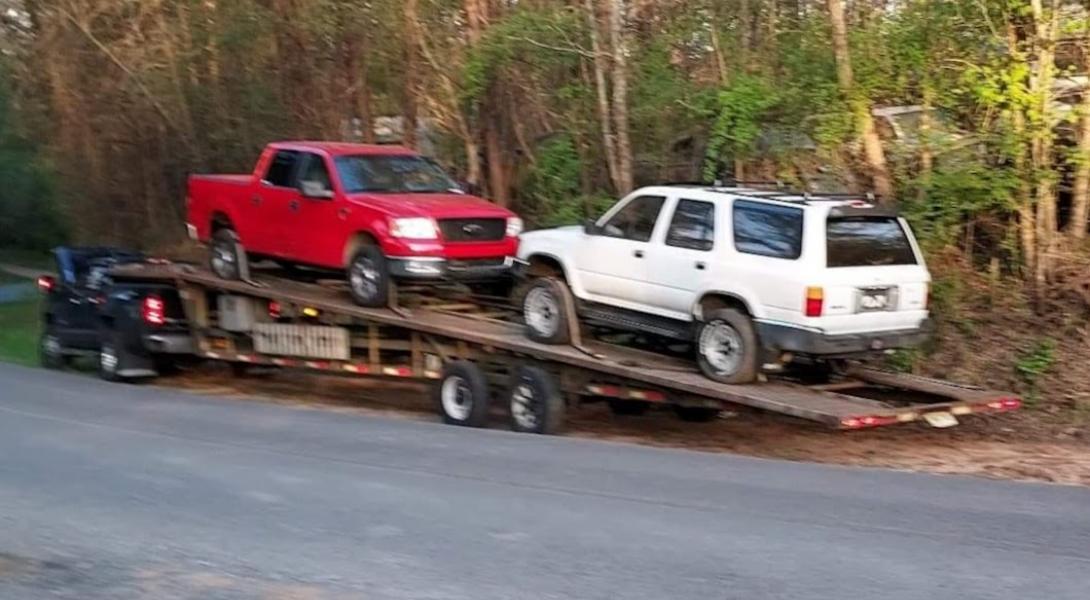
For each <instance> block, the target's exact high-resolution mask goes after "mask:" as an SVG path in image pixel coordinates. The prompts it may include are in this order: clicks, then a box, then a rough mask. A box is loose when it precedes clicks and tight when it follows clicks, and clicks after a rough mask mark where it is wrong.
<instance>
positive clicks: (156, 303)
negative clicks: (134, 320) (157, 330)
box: [141, 295, 166, 325]
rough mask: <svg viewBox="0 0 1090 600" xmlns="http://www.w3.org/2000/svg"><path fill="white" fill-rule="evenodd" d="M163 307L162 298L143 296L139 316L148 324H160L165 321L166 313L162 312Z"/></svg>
mask: <svg viewBox="0 0 1090 600" xmlns="http://www.w3.org/2000/svg"><path fill="white" fill-rule="evenodd" d="M165 307H166V306H165V305H164V304H163V299H162V298H160V297H159V296H155V295H151V296H145V297H144V305H143V307H142V310H141V316H142V317H143V318H144V322H145V323H147V324H148V325H162V324H164V323H166V315H165V314H164V309H165Z"/></svg>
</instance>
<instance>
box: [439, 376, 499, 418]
mask: <svg viewBox="0 0 1090 600" xmlns="http://www.w3.org/2000/svg"><path fill="white" fill-rule="evenodd" d="M432 398H433V400H434V401H435V406H436V407H437V408H438V409H439V414H440V415H442V416H443V422H444V423H446V424H448V425H461V426H463V427H484V426H485V424H486V423H487V422H488V403H489V400H491V396H490V394H489V389H488V379H487V378H486V377H485V376H484V372H483V371H481V368H480V367H478V366H477V365H475V364H473V363H472V362H469V361H467V360H456V361H453V362H449V363H447V364H446V365H444V366H443V374H442V376H441V377H440V378H439V381H437V382H436V384H435V385H434V386H433V387H432Z"/></svg>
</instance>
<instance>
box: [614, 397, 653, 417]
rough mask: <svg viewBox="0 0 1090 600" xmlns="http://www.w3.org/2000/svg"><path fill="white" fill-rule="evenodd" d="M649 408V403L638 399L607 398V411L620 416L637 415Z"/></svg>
mask: <svg viewBox="0 0 1090 600" xmlns="http://www.w3.org/2000/svg"><path fill="white" fill-rule="evenodd" d="M649 408H651V404H650V403H648V402H642V401H640V400H624V399H621V398H610V399H609V411H610V412H612V413H613V414H615V415H617V416H621V417H638V416H640V415H642V414H644V413H646V412H647V409H649Z"/></svg>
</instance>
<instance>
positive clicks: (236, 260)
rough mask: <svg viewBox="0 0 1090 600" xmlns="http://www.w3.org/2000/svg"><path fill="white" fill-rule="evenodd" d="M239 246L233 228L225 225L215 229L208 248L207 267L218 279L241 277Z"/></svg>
mask: <svg viewBox="0 0 1090 600" xmlns="http://www.w3.org/2000/svg"><path fill="white" fill-rule="evenodd" d="M239 247H240V244H238V234H236V233H235V232H234V230H232V229H228V228H226V227H225V228H222V229H218V230H216V232H215V233H213V234H212V243H211V245H210V247H209V248H208V268H209V269H211V270H212V272H213V273H215V274H216V276H217V277H219V278H220V279H227V280H232V281H233V280H237V279H239V278H241V277H242V270H241V267H240V264H241V262H240V261H241V260H242V257H241V256H239V252H238V249H239Z"/></svg>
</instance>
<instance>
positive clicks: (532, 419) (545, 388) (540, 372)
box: [507, 366, 566, 435]
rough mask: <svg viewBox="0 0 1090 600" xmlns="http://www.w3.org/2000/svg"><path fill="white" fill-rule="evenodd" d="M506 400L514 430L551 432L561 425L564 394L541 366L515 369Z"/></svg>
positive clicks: (549, 433)
mask: <svg viewBox="0 0 1090 600" xmlns="http://www.w3.org/2000/svg"><path fill="white" fill-rule="evenodd" d="M507 400H508V406H509V407H510V410H511V429H513V430H515V431H519V432H522V433H542V434H547V435H551V434H554V433H557V432H558V431H560V429H561V427H562V426H563V424H564V409H565V408H566V407H565V404H564V396H562V395H561V394H560V390H559V389H557V386H556V381H555V380H554V379H553V376H552V375H550V374H549V373H548V371H545V370H544V369H542V368H540V367H532V366H521V367H518V368H517V369H515V372H514V374H513V375H512V376H511V389H510V390H509V391H508V393H507Z"/></svg>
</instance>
